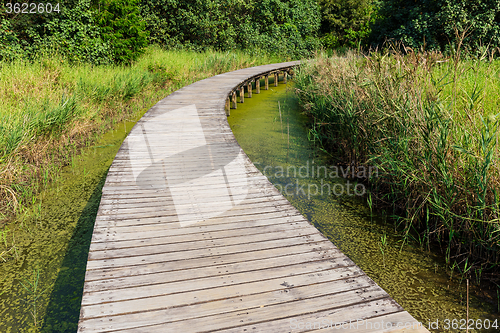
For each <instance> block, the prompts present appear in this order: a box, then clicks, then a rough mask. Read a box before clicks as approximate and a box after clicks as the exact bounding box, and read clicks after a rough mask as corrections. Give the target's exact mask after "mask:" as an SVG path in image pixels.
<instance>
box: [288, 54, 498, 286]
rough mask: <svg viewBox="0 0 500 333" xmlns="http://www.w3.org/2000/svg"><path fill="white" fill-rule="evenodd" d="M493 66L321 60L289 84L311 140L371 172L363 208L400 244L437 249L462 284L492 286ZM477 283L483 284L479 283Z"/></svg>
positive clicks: (440, 59) (456, 61)
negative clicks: (388, 221)
mask: <svg viewBox="0 0 500 333" xmlns="http://www.w3.org/2000/svg"><path fill="white" fill-rule="evenodd" d="M499 74H500V61H499V60H493V59H467V60H465V59H460V58H459V57H458V56H457V57H453V56H452V57H448V58H447V57H444V56H443V55H442V54H440V53H432V52H429V53H417V54H415V53H409V54H407V55H402V54H400V53H397V52H392V53H389V52H388V53H373V54H371V55H369V56H364V55H362V54H357V53H354V52H351V53H348V54H347V55H346V56H343V57H339V56H332V57H328V56H325V55H321V54H318V56H317V58H316V59H315V61H313V62H311V63H309V64H307V65H303V66H302V68H301V71H300V72H299V75H298V77H297V79H296V84H297V86H296V88H297V94H298V96H299V98H300V101H301V105H302V107H303V108H304V110H305V112H307V113H308V114H309V115H310V116H311V119H312V122H311V131H310V135H311V137H312V138H314V140H316V141H319V142H321V144H322V147H323V149H324V150H325V151H327V152H328V153H330V154H331V155H332V156H333V157H334V158H335V159H336V160H337V163H341V164H348V165H355V166H361V165H369V166H372V167H376V168H377V169H378V177H373V178H372V179H365V181H366V182H368V183H370V184H371V187H372V189H371V190H372V191H371V197H370V198H369V200H370V202H373V206H374V207H375V208H378V209H380V210H382V209H384V210H385V211H388V212H389V215H391V216H392V221H394V224H395V227H396V228H398V229H399V230H400V231H401V233H402V236H403V240H404V241H408V240H411V239H413V240H416V241H417V242H419V243H420V244H421V245H422V247H425V248H427V249H430V248H431V247H432V245H433V244H434V245H437V248H438V249H441V250H442V252H443V254H444V258H445V260H446V261H447V263H448V264H449V265H450V266H452V265H454V266H455V267H458V268H459V270H461V272H462V273H463V275H466V276H475V275H476V276H477V275H482V277H483V278H484V277H486V278H488V279H490V280H492V281H496V280H497V279H498V278H499V274H498V272H499V270H498V268H497V265H498V260H499V259H500V224H499V214H500V197H499V195H500V191H499V184H500V168H499V166H500V165H499V163H498V158H499V157H500V156H499V154H498V148H499V144H498V135H499V125H500V108H499V106H500V89H499V88H500V76H499ZM476 280H480V279H479V278H476Z"/></svg>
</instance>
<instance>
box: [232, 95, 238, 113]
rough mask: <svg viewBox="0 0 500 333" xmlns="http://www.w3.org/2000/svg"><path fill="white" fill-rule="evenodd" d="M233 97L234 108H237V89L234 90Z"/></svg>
mask: <svg viewBox="0 0 500 333" xmlns="http://www.w3.org/2000/svg"><path fill="white" fill-rule="evenodd" d="M232 99H233V109H236V106H237V104H236V91H233V98H232Z"/></svg>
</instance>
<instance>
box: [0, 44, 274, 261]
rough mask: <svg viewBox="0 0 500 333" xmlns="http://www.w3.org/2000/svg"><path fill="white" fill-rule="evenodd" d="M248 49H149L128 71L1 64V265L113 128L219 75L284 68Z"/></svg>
mask: <svg viewBox="0 0 500 333" xmlns="http://www.w3.org/2000/svg"><path fill="white" fill-rule="evenodd" d="M280 61H283V60H282V59H280V58H278V57H276V56H267V55H265V54H261V53H258V52H255V53H251V52H246V53H245V52H242V51H227V52H216V51H205V52H194V51H165V50H162V49H161V48H159V47H154V46H150V47H148V49H147V50H146V52H145V53H144V54H143V55H142V56H141V57H140V58H139V59H138V60H137V61H136V62H135V63H134V64H133V65H130V66H123V65H106V66H92V65H90V64H75V63H69V62H68V61H67V60H65V58H64V57H58V56H51V57H48V56H42V57H41V58H40V59H38V60H37V61H33V62H29V61H22V60H17V61H12V62H1V63H0V77H1V81H0V96H2V97H1V99H0V175H1V177H0V229H1V233H0V236H1V245H0V259H1V260H7V259H8V258H11V257H12V256H15V252H16V250H17V249H16V244H15V229H16V228H17V227H20V225H22V223H14V225H12V222H13V221H14V220H16V219H17V220H18V221H22V220H23V216H27V215H30V214H34V212H36V207H37V195H38V194H39V193H40V192H41V191H43V190H44V189H46V188H47V187H48V186H49V185H50V183H51V181H52V180H53V179H54V178H57V175H58V172H59V170H60V168H61V167H62V166H64V165H72V163H73V161H74V158H75V157H76V155H78V153H79V150H80V149H81V148H82V147H86V146H87V147H88V146H92V145H93V144H94V143H95V142H96V141H97V140H98V139H99V137H100V136H101V135H102V134H104V133H105V132H106V131H107V130H109V129H110V128H111V127H112V126H113V125H114V124H116V123H119V122H124V121H127V120H128V119H135V118H136V117H137V116H139V115H140V114H142V113H144V112H145V111H147V110H148V109H149V108H150V107H151V106H153V105H154V104H156V103H157V102H158V101H159V100H160V99H162V98H164V97H166V96H167V95H168V94H170V93H171V92H173V91H175V90H177V89H179V88H181V87H183V86H186V85H188V84H191V83H193V82H195V81H198V80H201V79H204V78H207V77H211V76H213V75H217V74H220V73H224V72H228V71H232V70H236V69H240V68H245V67H251V66H257V65H261V64H266V63H272V62H280Z"/></svg>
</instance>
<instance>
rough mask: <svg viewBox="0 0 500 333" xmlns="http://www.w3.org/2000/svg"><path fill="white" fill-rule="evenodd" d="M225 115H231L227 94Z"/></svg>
mask: <svg viewBox="0 0 500 333" xmlns="http://www.w3.org/2000/svg"><path fill="white" fill-rule="evenodd" d="M225 109H226V116H228V117H229V116H230V115H231V102H230V101H229V96H227V98H226V107H225Z"/></svg>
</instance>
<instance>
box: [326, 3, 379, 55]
mask: <svg viewBox="0 0 500 333" xmlns="http://www.w3.org/2000/svg"><path fill="white" fill-rule="evenodd" d="M318 2H319V4H320V6H321V15H322V20H321V33H322V35H323V37H322V42H323V45H324V46H325V47H327V48H336V47H339V46H342V45H347V46H356V45H357V44H358V43H359V42H361V41H364V40H366V38H367V37H368V36H369V34H370V32H371V29H370V24H371V23H373V21H374V19H375V13H376V8H377V2H376V1H373V0H319V1H318Z"/></svg>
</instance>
